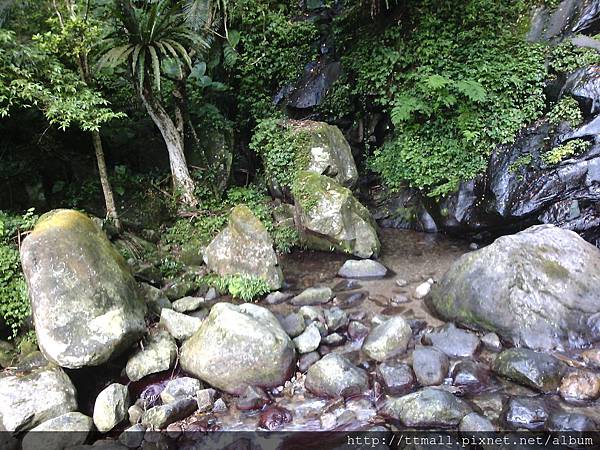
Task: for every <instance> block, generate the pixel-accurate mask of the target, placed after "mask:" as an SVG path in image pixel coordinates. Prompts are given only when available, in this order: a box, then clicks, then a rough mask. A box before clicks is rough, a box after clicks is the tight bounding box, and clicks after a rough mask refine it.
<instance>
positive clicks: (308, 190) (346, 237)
mask: <svg viewBox="0 0 600 450" xmlns="http://www.w3.org/2000/svg"><path fill="white" fill-rule="evenodd" d="M296 185H297V188H298V189H297V192H302V195H301V196H297V198H295V199H294V200H295V207H296V216H297V218H298V222H299V226H300V240H301V242H302V243H303V244H304V245H306V246H307V247H308V248H312V249H315V250H324V251H330V250H331V249H335V250H337V251H340V252H343V253H348V254H351V255H354V256H357V257H359V258H370V257H372V256H377V255H378V253H379V249H380V243H379V238H378V237H377V231H376V229H377V225H376V224H375V222H374V220H373V218H372V217H371V213H370V212H369V211H368V210H367V208H365V207H364V206H363V205H361V204H360V203H359V201H358V200H357V199H356V198H355V197H354V196H353V195H352V192H351V191H350V190H349V189H347V188H345V187H343V186H342V185H340V184H339V183H337V182H336V181H335V180H333V179H331V178H329V177H326V176H323V175H318V174H316V173H312V172H306V171H305V172H300V173H299V174H298V176H297V178H296Z"/></svg>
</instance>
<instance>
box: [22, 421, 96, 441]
mask: <svg viewBox="0 0 600 450" xmlns="http://www.w3.org/2000/svg"><path fill="white" fill-rule="evenodd" d="M93 429H94V422H93V421H92V418H91V417H88V416H86V415H84V414H81V413H79V412H69V413H65V414H63V415H62V416H58V417H55V418H53V419H50V420H47V421H45V422H43V423H41V424H39V425H38V426H37V427H35V428H33V429H32V430H31V431H30V432H29V433H27V434H26V435H25V437H24V438H23V442H22V444H21V448H22V450H39V449H42V448H44V449H63V448H69V447H73V446H76V445H81V444H83V443H84V442H85V441H86V439H87V437H88V436H89V434H90V433H91V431H92V430H93Z"/></svg>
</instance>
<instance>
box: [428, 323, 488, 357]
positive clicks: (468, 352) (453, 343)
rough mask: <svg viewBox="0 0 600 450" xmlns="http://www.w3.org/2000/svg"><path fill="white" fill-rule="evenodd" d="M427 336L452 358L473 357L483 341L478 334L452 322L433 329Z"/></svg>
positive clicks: (436, 346) (432, 343) (435, 345)
mask: <svg viewBox="0 0 600 450" xmlns="http://www.w3.org/2000/svg"><path fill="white" fill-rule="evenodd" d="M426 338H427V340H429V341H430V342H431V345H433V346H434V347H435V348H437V349H438V350H440V351H442V352H444V353H445V354H446V355H448V356H449V357H450V358H471V357H473V355H474V354H475V352H476V351H477V349H478V348H479V344H480V343H481V341H480V340H479V338H478V337H477V336H476V335H474V334H473V333H470V332H468V331H465V330H461V329H458V328H456V327H455V326H454V324H451V323H449V324H446V325H444V326H442V327H441V328H438V329H437V330H435V331H432V332H431V333H429V334H427V335H426Z"/></svg>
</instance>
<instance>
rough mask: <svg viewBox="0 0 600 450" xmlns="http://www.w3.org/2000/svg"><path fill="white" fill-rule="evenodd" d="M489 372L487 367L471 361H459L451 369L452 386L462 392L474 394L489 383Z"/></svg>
mask: <svg viewBox="0 0 600 450" xmlns="http://www.w3.org/2000/svg"><path fill="white" fill-rule="evenodd" d="M490 378H491V377H490V372H489V370H488V368H487V366H485V365H483V364H481V363H479V362H475V361H471V360H463V361H459V362H458V363H457V364H456V365H455V366H454V367H453V368H452V384H453V385H454V386H458V387H460V388H461V389H462V391H463V392H471V393H476V392H480V391H482V390H483V389H485V388H486V387H487V386H488V385H489V383H490Z"/></svg>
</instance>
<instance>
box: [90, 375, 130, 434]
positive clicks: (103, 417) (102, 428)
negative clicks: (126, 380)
mask: <svg viewBox="0 0 600 450" xmlns="http://www.w3.org/2000/svg"><path fill="white" fill-rule="evenodd" d="M128 408H129V392H128V390H127V386H124V385H122V384H119V383H113V384H111V385H109V386H108V387H106V388H105V389H104V390H103V391H102V392H100V394H98V397H96V403H94V416H93V419H94V425H96V428H97V429H98V431H99V432H100V433H106V432H108V431H110V430H112V429H113V428H114V427H116V426H117V425H118V424H120V423H121V422H122V421H123V420H125V419H126V418H127V409H128Z"/></svg>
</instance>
